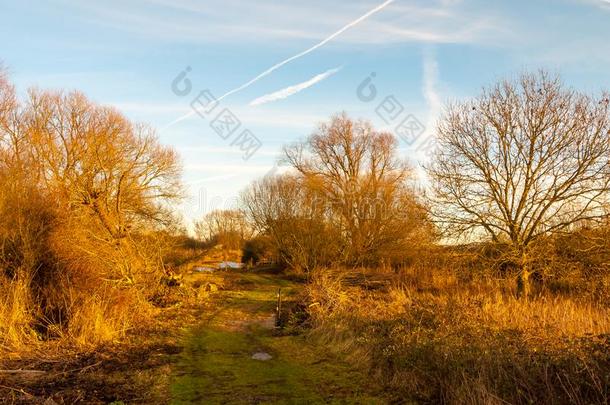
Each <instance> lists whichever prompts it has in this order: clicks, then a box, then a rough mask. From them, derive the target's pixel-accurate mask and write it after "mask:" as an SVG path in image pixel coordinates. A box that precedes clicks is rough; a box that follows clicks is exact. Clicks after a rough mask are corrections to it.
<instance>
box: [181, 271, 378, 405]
mask: <svg viewBox="0 0 610 405" xmlns="http://www.w3.org/2000/svg"><path fill="white" fill-rule="evenodd" d="M242 277H243V278H242V279H241V281H245V283H244V284H245V285H247V288H248V289H247V290H234V291H227V292H223V293H221V294H220V296H219V297H217V300H218V302H219V305H220V308H219V312H218V313H217V315H216V316H215V317H213V318H212V319H211V320H208V321H206V322H204V323H203V324H202V325H201V326H200V327H198V328H196V329H195V330H193V331H191V333H190V334H189V335H188V336H187V337H186V340H185V344H184V347H185V348H184V351H183V352H182V354H181V356H180V359H179V361H178V364H177V366H176V367H175V371H174V375H173V378H172V386H171V394H172V403H173V404H190V403H210V404H214V403H218V404H220V403H223V404H224V403H274V404H277V403H279V404H311V403H348V404H357V403H363V404H364V403H366V404H375V403H383V402H384V401H383V400H381V399H378V398H375V397H374V395H373V396H371V395H370V394H369V393H370V392H371V388H372V387H370V386H368V385H367V383H366V376H363V375H362V374H361V373H360V372H358V371H355V370H352V369H351V367H350V366H349V365H348V364H347V363H346V362H344V361H342V360H341V359H338V358H336V357H334V356H333V355H331V354H329V353H327V352H325V351H324V349H323V348H320V347H316V346H315V345H314V344H313V343H312V342H309V341H308V340H307V338H306V337H304V336H277V335H274V332H273V331H272V330H270V329H267V328H264V327H262V326H261V325H260V323H259V322H258V321H260V320H261V319H264V318H265V317H267V318H268V317H269V315H271V314H272V311H273V308H274V306H275V293H276V291H277V288H278V287H282V289H283V291H285V293H286V295H287V296H290V295H291V294H292V293H294V292H295V291H296V289H298V288H299V286H298V285H296V284H294V283H292V282H289V281H287V280H284V279H280V278H274V277H270V276H263V275H256V274H243V276H242ZM237 284H238V285H239V283H237ZM258 351H263V352H266V353H269V354H271V355H272V356H273V359H271V360H269V361H259V360H253V359H252V358H251V356H252V354H254V353H255V352H258Z"/></svg>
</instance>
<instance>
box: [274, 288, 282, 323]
mask: <svg viewBox="0 0 610 405" xmlns="http://www.w3.org/2000/svg"><path fill="white" fill-rule="evenodd" d="M281 316H282V289H281V288H278V289H277V305H276V307H275V327H276V328H279V327H280V326H282V318H281Z"/></svg>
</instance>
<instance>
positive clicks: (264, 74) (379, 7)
mask: <svg viewBox="0 0 610 405" xmlns="http://www.w3.org/2000/svg"><path fill="white" fill-rule="evenodd" d="M393 2H394V0H386V1H384V2H383V3H381V4H379V5H377V6H376V7H374V8H372V9H371V10H369V11H367V12H366V13H364V14H363V15H361V16H360V17H358V18H356V19H355V20H353V21H350V22H349V23H348V24H346V25H344V26H343V27H341V28H340V29H339V30H338V31H335V32H333V33H332V34H331V35H329V36H328V37H326V38H324V39H323V40H321V41H320V42H318V43H316V44H315V45H313V46H311V47H309V48H307V49H305V50H304V51H302V52H299V53H297V54H296V55H293V56H291V57H289V58H287V59H284V60H283V61H281V62H279V63H276V64H275V65H273V66H271V67H270V68H268V69H267V70H265V71H263V72H262V73H260V74H258V75H257V76H255V77H254V78H252V79H250V80H249V81H247V82H245V83H244V84H242V85H240V86H238V87H236V88H234V89H232V90H229V91H228V92H226V93H225V94H223V95H222V96H220V97H218V99H217V100H218V101H221V100H223V99H224V98H226V97H228V96H230V95H232V94H235V93H237V92H239V91H241V90H244V89H246V88H248V87H250V86H251V85H253V84H254V83H256V82H257V81H259V80H261V79H262V78H264V77H267V76H269V75H270V74H271V73H273V72H274V71H276V70H278V69H279V68H281V67H282V66H285V65H287V64H289V63H291V62H293V61H295V60H297V59H300V58H302V57H304V56H306V55H308V54H310V53H312V52H313V51H315V50H316V49H319V48H321V47H323V46H324V45H326V44H327V43H329V42H331V41H332V40H334V39H335V38H337V37H338V36H340V35H341V34H343V33H344V32H345V31H347V30H349V29H350V28H353V27H355V26H357V25H358V24H360V23H361V22H363V21H365V20H366V19H367V18H370V17H371V16H372V15H374V14H376V13H378V12H380V11H381V10H383V9H384V8H386V7H387V6H389V5H390V4H392V3H393ZM193 114H195V112H194V111H189V112H188V113H186V114H184V115H183V116H181V117H179V118H177V119H175V120H174V121H172V122H170V123H169V124H167V125H166V126H165V127H163V128H162V130H164V129H167V128H169V127H171V126H172V125H174V124H177V123H179V122H181V121H184V120H185V119H187V118H189V117H191V116H192V115H193Z"/></svg>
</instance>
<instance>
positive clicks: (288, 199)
mask: <svg viewBox="0 0 610 405" xmlns="http://www.w3.org/2000/svg"><path fill="white" fill-rule="evenodd" d="M241 203H242V205H243V207H244V211H245V212H246V214H247V217H248V220H249V221H250V222H251V223H252V224H253V226H254V228H255V229H256V231H257V232H258V233H259V235H266V236H269V237H270V239H271V241H272V242H273V244H274V247H275V249H276V250H277V254H278V256H279V258H280V260H281V261H283V262H284V263H285V264H287V265H289V266H290V267H292V268H294V269H302V270H305V271H310V270H313V269H314V268H316V267H318V266H324V265H328V264H331V263H332V262H333V261H334V260H336V259H337V258H338V252H339V251H340V237H339V235H338V234H337V232H336V231H335V229H334V228H333V227H331V226H330V221H329V216H328V214H329V213H328V210H327V207H326V206H325V204H323V202H322V200H321V199H318V198H317V197H316V195H315V193H312V192H311V190H309V189H308V188H307V187H305V186H304V184H303V181H302V179H301V178H299V177H297V176H291V175H282V176H275V177H265V178H263V179H261V180H258V181H255V182H254V183H252V184H251V185H250V186H249V187H248V188H247V189H246V190H244V192H243V193H242V195H241Z"/></svg>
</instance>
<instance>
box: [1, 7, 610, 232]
mask: <svg viewBox="0 0 610 405" xmlns="http://www.w3.org/2000/svg"><path fill="white" fill-rule="evenodd" d="M0 38H2V39H1V40H0V61H2V62H3V64H4V65H5V66H6V67H7V68H8V72H9V75H10V77H11V79H12V81H13V82H14V83H15V84H16V86H17V89H18V91H19V92H20V93H21V94H23V93H25V92H26V91H27V89H28V88H30V87H38V88H43V89H54V90H66V91H70V90H78V91H82V92H83V93H85V94H86V95H87V96H88V97H89V98H91V99H92V100H94V101H95V102H97V103H100V104H103V105H110V106H114V107H116V108H117V109H119V110H120V111H122V112H123V113H124V114H125V115H126V116H127V117H128V118H130V119H131V120H133V121H136V122H144V123H147V124H149V125H151V126H152V127H154V128H156V129H157V134H158V136H159V139H160V141H161V142H162V143H164V144H167V145H172V146H173V147H174V148H176V149H177V150H178V152H179V153H180V155H181V156H182V163H183V165H184V183H185V185H186V190H187V195H188V197H187V198H186V200H185V202H184V204H183V205H182V207H181V211H182V213H183V215H184V217H185V220H186V221H187V223H189V222H191V221H192V220H194V219H197V218H199V217H201V216H202V215H204V213H206V212H209V211H211V210H213V209H222V208H231V207H233V206H234V205H235V204H236V198H237V196H238V194H239V192H240V190H242V189H243V188H244V187H246V186H247V185H248V183H250V182H251V181H252V180H254V179H256V178H259V177H262V176H264V175H266V174H269V173H274V172H276V171H277V170H280V171H281V170H283V169H282V168H281V167H279V168H278V166H277V161H278V158H279V157H280V152H281V147H282V145H285V144H290V143H292V142H296V141H299V140H302V139H304V138H305V137H307V136H308V135H310V134H311V133H312V132H313V131H314V130H315V129H316V127H317V126H318V125H319V123H321V122H323V121H326V120H328V119H329V118H330V117H331V116H332V115H334V114H337V113H340V112H343V111H344V112H346V113H347V114H348V115H350V116H351V117H353V118H362V119H366V120H370V121H371V122H372V123H373V125H374V126H375V127H376V128H377V129H379V130H387V131H391V132H393V133H395V134H396V135H397V138H398V139H399V145H400V148H399V152H400V154H401V156H403V157H404V158H405V159H408V160H410V161H411V162H412V164H413V165H414V166H415V167H416V168H417V167H419V166H420V165H421V164H422V163H424V162H425V161H426V159H427V153H428V151H429V150H430V148H433V146H434V127H435V125H436V122H437V120H438V119H439V117H440V116H442V111H443V106H444V105H446V104H447V103H449V102H456V101H460V100H466V99H468V98H469V97H473V96H476V95H477V94H478V93H479V92H480V91H481V89H482V88H483V87H484V86H489V85H492V84H493V83H494V82H496V81H497V80H500V79H505V78H514V77H516V76H518V75H519V74H520V73H522V72H525V71H535V70H538V69H541V68H542V69H546V70H548V71H550V72H552V73H558V74H560V75H561V76H562V78H563V80H564V82H565V83H566V85H569V86H571V87H574V88H577V89H579V90H582V91H585V92H588V93H599V92H600V91H601V90H602V89H610V43H609V42H610V0H554V1H551V0H546V1H545V0H537V1H536V0H535V1H499V0H496V1H493V0H492V1H483V0H439V1H434V0H433V1H419V0H418V1H412V0H385V1H384V0H351V1H347V0H343V1H336V0H325V1H321V0H311V1H307V2H304V1H294V0H283V1H280V0H257V1H245V0H222V1H220V0H206V1H203V0H107V1H103V2H102V1H77V0H48V1H35V0H32V1H7V0H0ZM193 106H194V107H193Z"/></svg>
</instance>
